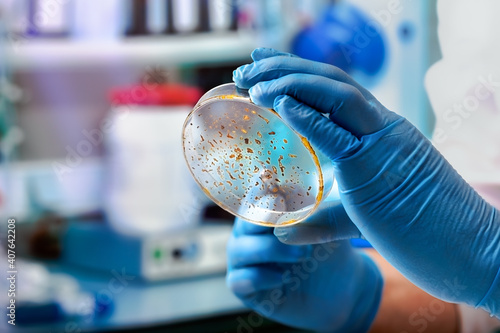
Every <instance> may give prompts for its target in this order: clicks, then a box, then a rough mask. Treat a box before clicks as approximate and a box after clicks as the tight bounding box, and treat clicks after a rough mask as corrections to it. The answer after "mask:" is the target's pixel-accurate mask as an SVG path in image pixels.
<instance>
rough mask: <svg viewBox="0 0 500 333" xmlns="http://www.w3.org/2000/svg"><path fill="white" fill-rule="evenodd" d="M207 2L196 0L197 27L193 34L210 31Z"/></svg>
mask: <svg viewBox="0 0 500 333" xmlns="http://www.w3.org/2000/svg"><path fill="white" fill-rule="evenodd" d="M208 1H209V0H198V27H197V28H196V29H195V32H208V31H210V15H209V5H208Z"/></svg>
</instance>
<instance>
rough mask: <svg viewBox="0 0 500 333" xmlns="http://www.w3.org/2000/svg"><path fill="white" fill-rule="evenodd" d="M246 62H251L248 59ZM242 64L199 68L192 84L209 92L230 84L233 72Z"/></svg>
mask: <svg viewBox="0 0 500 333" xmlns="http://www.w3.org/2000/svg"><path fill="white" fill-rule="evenodd" d="M248 61H251V59H250V57H249V58H248ZM243 64H245V62H242V63H234V64H226V65H223V66H207V67H203V66H200V67H198V68H197V70H196V73H195V75H196V82H194V84H195V85H196V86H197V87H200V88H201V89H202V90H203V91H209V90H210V89H212V88H214V87H217V86H219V85H221V84H224V83H228V82H232V81H233V71H234V70H235V69H236V68H237V67H239V66H241V65H243Z"/></svg>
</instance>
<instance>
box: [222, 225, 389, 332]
mask: <svg viewBox="0 0 500 333" xmlns="http://www.w3.org/2000/svg"><path fill="white" fill-rule="evenodd" d="M227 254H228V274H227V278H226V280H227V284H228V286H229V288H230V289H231V290H232V291H233V292H234V293H235V294H236V296H238V297H239V298H240V299H241V300H242V301H243V303H244V304H245V305H246V306H248V307H250V308H252V309H254V310H255V311H256V312H258V313H260V314H262V315H263V316H265V317H268V318H270V319H272V320H274V321H277V322H280V323H283V324H285V325H288V326H292V327H296V328H301V329H307V330H313V331H318V332H323V331H324V332H365V331H367V330H368V329H369V327H370V325H371V323H372V321H373V318H374V317H375V315H376V313H377V310H378V306H379V302H380V298H381V292H382V285H383V281H382V277H381V274H380V272H379V270H378V268H377V267H376V265H375V264H374V263H373V262H372V260H371V259H370V258H368V257H367V256H366V255H365V254H362V253H361V252H357V251H356V250H354V249H352V248H351V246H350V245H349V242H348V241H340V242H329V243H324V244H321V245H304V246H295V245H286V244H283V243H281V242H280V241H279V240H278V239H277V238H276V236H274V235H273V229H272V228H268V227H262V226H257V225H254V224H251V223H249V222H246V221H243V220H241V219H239V218H238V219H236V222H235V225H234V229H233V234H232V236H231V238H230V239H229V243H228V248H227ZM246 324H248V325H250V326H251V324H252V323H251V322H248V323H246Z"/></svg>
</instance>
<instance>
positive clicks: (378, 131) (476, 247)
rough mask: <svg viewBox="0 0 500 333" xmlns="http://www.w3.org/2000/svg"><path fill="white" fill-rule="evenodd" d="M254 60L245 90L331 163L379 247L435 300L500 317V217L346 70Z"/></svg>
mask: <svg viewBox="0 0 500 333" xmlns="http://www.w3.org/2000/svg"><path fill="white" fill-rule="evenodd" d="M253 59H254V62H253V63H252V64H249V65H245V66H242V67H240V68H239V69H237V70H236V71H235V72H234V81H235V83H236V84H237V85H238V86H239V87H241V88H247V89H248V88H250V96H251V98H252V100H253V102H255V103H256V104H258V105H261V106H264V107H272V108H274V109H275V110H276V111H277V112H278V113H279V114H280V115H281V117H282V118H283V119H284V120H285V121H286V122H287V123H288V124H289V125H291V126H292V127H293V128H294V129H295V130H297V131H298V132H299V133H301V134H302V135H304V136H305V137H306V138H307V139H309V141H310V142H311V143H312V144H313V146H315V147H316V148H318V149H320V150H321V151H322V152H323V153H324V154H326V155H327V156H329V157H330V159H331V160H332V161H333V163H334V166H335V176H336V179H337V181H338V183H339V191H340V197H341V200H342V202H343V204H344V208H345V210H346V211H347V213H348V215H349V216H350V217H351V219H352V220H353V222H354V223H355V224H356V226H357V227H358V229H359V230H360V232H361V233H362V234H363V236H364V237H366V239H367V240H368V241H370V243H371V244H372V245H373V247H374V248H376V249H377V250H378V251H379V252H380V253H381V254H382V255H383V256H384V257H385V258H386V259H387V260H388V261H389V262H391V263H392V264H393V265H394V266H395V267H396V268H397V269H398V270H400V271H401V272H402V273H403V274H404V275H406V277H407V278H409V279H410V280H411V281H413V282H414V283H415V284H416V285H418V286H420V287H421V288H423V289H424V290H426V291H427V292H429V293H431V294H432V295H434V296H436V297H438V298H441V299H443V300H447V301H451V302H463V303H467V304H469V305H472V306H478V307H481V308H484V309H486V310H487V311H489V312H490V313H491V314H494V315H496V316H499V315H500V274H499V265H500V213H499V212H498V211H497V210H495V208H493V207H492V206H491V205H489V204H487V203H486V202H485V201H484V200H483V199H482V198H481V197H480V196H479V195H478V194H477V193H476V192H475V191H474V190H473V189H472V188H471V187H470V186H469V185H468V184H467V183H466V182H465V181H464V180H463V179H462V178H461V177H460V175H458V173H457V172H456V171H455V170H454V169H453V168H452V167H451V166H450V165H449V163H448V162H447V161H446V160H445V159H444V158H443V157H442V156H441V155H440V154H439V152H438V151H437V150H436V149H435V148H434V147H433V146H432V144H431V143H430V142H429V141H428V140H427V139H426V138H425V137H424V136H423V135H422V134H421V133H420V132H419V131H418V130H417V129H416V128H415V127H414V126H413V125H412V124H410V123H409V122H408V121H407V120H406V119H404V118H403V117H401V116H399V115H397V114H395V113H393V112H390V111H388V110H387V109H386V108H385V107H384V106H383V105H381V104H380V103H379V102H378V101H377V100H376V99H375V98H374V97H373V96H372V95H371V94H370V93H369V92H368V91H367V90H366V89H364V88H363V87H361V86H360V85H358V84H357V83H356V82H355V81H353V80H352V78H350V77H349V76H348V75H347V74H345V73H344V72H342V71H341V70H339V69H338V68H336V67H334V66H330V65H326V64H321V63H317V62H312V61H308V60H304V59H301V58H298V57H293V56H290V55H288V54H282V53H279V52H277V51H274V50H269V49H267V50H266V49H257V50H256V51H254V53H253ZM322 113H323V114H324V115H326V117H325V116H324V115H322ZM478 163H480V161H478ZM280 232H281V237H282V238H283V239H285V240H286V238H287V236H286V229H283V230H280ZM304 236H305V237H306V236H307V235H306V234H305V235H304ZM299 238H300V237H299ZM294 242H302V243H304V242H308V239H307V238H304V239H302V240H299V239H298V238H297V237H295V239H294Z"/></svg>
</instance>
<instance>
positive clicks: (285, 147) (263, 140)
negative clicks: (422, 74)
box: [183, 83, 334, 227]
mask: <svg viewBox="0 0 500 333" xmlns="http://www.w3.org/2000/svg"><path fill="white" fill-rule="evenodd" d="M183 150H184V157H185V159H186V162H187V164H188V167H189V170H190V171H191V174H192V175H193V177H194V178H195V180H196V182H197V183H198V184H199V185H200V187H201V188H202V189H203V191H204V192H205V194H207V195H208V196H209V197H210V198H211V199H212V200H213V201H214V202H215V203H216V204H218V205H219V206H220V207H222V208H223V209H225V210H227V211H228V212H230V213H232V214H233V215H236V216H239V217H241V218H243V219H244V220H247V221H249V222H253V223H256V224H259V225H265V226H272V227H278V226H287V225H292V224H295V223H299V222H300V221H302V220H304V219H305V218H307V217H308V216H309V215H310V214H312V213H313V212H314V210H315V209H316V208H317V207H318V205H319V203H320V202H321V200H322V199H323V198H324V197H325V196H327V195H328V193H329V192H330V190H331V188H332V185H333V179H334V177H333V166H332V165H331V163H330V161H329V160H328V158H326V157H324V156H322V155H321V154H318V153H317V152H316V151H315V150H314V149H313V148H312V146H311V145H310V144H309V142H308V141H307V140H306V139H305V138H304V137H302V136H300V135H299V134H298V133H297V132H295V131H294V130H293V129H291V128H290V127H289V126H288V125H287V124H286V123H285V122H283V120H282V119H281V118H280V117H279V115H278V114H277V113H276V112H275V111H274V110H271V109H267V108H262V107H259V106H257V105H255V104H253V103H252V102H251V100H250V98H249V96H248V94H247V93H246V91H242V90H239V89H238V88H237V87H236V86H235V85H234V84H232V83H230V84H225V85H222V86H219V87H216V88H214V89H212V90H210V91H209V92H207V93H206V94H205V95H204V96H203V97H202V98H201V99H200V101H199V102H198V104H197V105H196V106H195V107H194V109H193V111H192V112H191V113H190V114H189V115H188V117H187V119H186V121H185V123H184V129H183Z"/></svg>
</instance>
